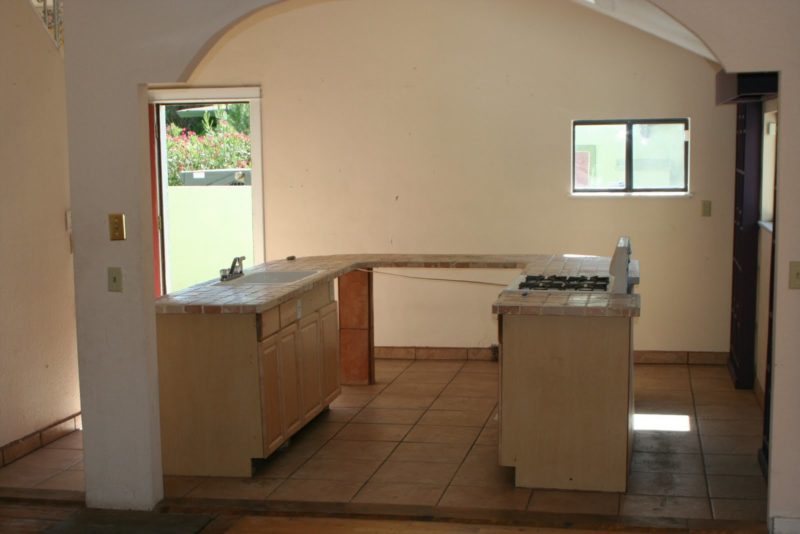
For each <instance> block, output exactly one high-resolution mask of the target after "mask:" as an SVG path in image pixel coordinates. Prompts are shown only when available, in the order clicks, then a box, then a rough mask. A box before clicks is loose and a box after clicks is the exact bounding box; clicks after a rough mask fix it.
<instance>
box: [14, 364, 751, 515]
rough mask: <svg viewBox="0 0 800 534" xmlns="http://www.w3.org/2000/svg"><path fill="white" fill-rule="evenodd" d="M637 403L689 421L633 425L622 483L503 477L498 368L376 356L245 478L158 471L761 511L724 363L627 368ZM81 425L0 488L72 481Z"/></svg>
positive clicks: (513, 501)
mask: <svg viewBox="0 0 800 534" xmlns="http://www.w3.org/2000/svg"><path fill="white" fill-rule="evenodd" d="M635 373H636V381H635V383H636V392H635V393H636V412H637V413H641V414H646V413H650V414H677V415H684V416H688V420H689V424H690V430H689V431H685V432H676V431H655V430H641V431H636V433H635V437H634V454H633V459H632V465H631V472H630V478H629V484H628V491H627V493H625V494H622V495H620V494H616V493H595V492H569V491H552V490H530V489H525V488H515V487H514V484H513V469H512V468H505V467H499V466H498V465H497V420H496V415H495V414H496V405H497V375H498V366H497V364H496V363H493V362H483V361H407V360H378V361H377V362H376V378H377V382H378V383H377V384H375V385H372V386H361V387H344V388H343V391H342V394H341V396H340V397H339V398H338V399H336V401H335V402H334V403H333V404H332V405H331V409H330V410H329V411H327V412H325V413H323V414H321V415H320V416H319V417H318V418H317V419H315V420H314V421H313V422H312V423H311V424H309V425H308V426H307V427H306V428H305V429H303V430H302V431H301V432H300V433H299V434H298V435H297V436H295V437H294V438H293V439H292V441H291V444H290V445H289V446H288V447H286V448H285V449H284V450H281V451H279V452H278V453H276V454H275V455H273V456H272V457H271V458H269V459H267V460H264V461H260V462H258V464H257V466H256V475H255V476H254V477H253V478H251V479H236V478H203V477H165V492H166V495H167V497H188V498H216V499H226V498H230V499H245V500H267V501H305V502H352V503H390V504H410V505H423V506H440V507H457V508H462V507H468V508H481V509H494V510H529V511H536V512H554V513H570V514H574V513H585V514H601V515H611V516H633V517H674V518H682V519H711V518H714V519H733V520H750V521H761V520H763V519H764V518H765V516H766V509H765V496H766V485H765V482H764V480H763V478H762V477H761V473H760V470H759V466H758V461H757V458H756V451H757V450H758V447H759V443H760V437H759V436H760V433H761V417H760V409H759V406H758V404H757V402H756V400H755V397H754V395H753V393H752V392H750V391H737V390H735V389H734V388H733V387H732V386H731V383H730V380H729V378H728V374H727V370H726V368H725V367H722V366H697V365H693V366H686V365H637V366H636V371H635ZM81 438H82V437H81V432H80V431H77V432H75V433H73V434H70V435H68V436H66V437H64V438H62V439H60V440H58V441H56V442H54V443H51V444H50V445H48V446H47V447H45V448H43V449H40V450H38V451H36V452H34V453H32V454H30V455H28V456H26V457H24V458H22V459H20V460H18V461H17V462H15V463H14V464H11V465H10V466H7V467H5V468H3V469H0V487H16V488H34V489H37V488H38V489H60V490H75V491H81V490H82V489H83V470H82V468H83V464H82V451H81Z"/></svg>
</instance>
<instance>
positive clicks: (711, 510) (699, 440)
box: [687, 368, 715, 519]
mask: <svg viewBox="0 0 800 534" xmlns="http://www.w3.org/2000/svg"><path fill="white" fill-rule="evenodd" d="M687 371H688V372H689V391H690V392H691V394H692V413H693V414H694V424H695V426H696V427H697V428H696V430H697V444H698V447H699V448H700V463H701V466H702V469H703V482H705V488H706V502H707V503H708V511H709V513H710V514H711V518H712V519H714V515H715V514H714V507H713V506H712V505H711V491H710V489H709V487H708V486H709V483H708V473H707V472H706V455H705V454H704V452H703V438H702V437H701V436H700V417H699V416H698V414H697V400H696V399H695V395H694V381H693V380H692V371H691V368H689V369H687Z"/></svg>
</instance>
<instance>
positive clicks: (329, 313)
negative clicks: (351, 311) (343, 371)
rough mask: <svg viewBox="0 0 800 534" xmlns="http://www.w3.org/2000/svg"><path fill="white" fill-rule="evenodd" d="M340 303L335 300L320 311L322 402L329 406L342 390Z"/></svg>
mask: <svg viewBox="0 0 800 534" xmlns="http://www.w3.org/2000/svg"><path fill="white" fill-rule="evenodd" d="M338 309H339V308H338V303H336V302H333V303H331V304H329V305H327V306H325V307H324V308H322V309H321V310H320V312H319V314H320V318H319V326H320V328H319V330H320V337H321V341H322V342H321V346H322V404H323V405H325V406H327V405H328V404H330V403H331V401H333V399H335V398H336V397H337V396H338V395H339V393H340V392H341V390H342V388H341V385H340V384H341V380H340V374H339V373H340V367H339V316H338Z"/></svg>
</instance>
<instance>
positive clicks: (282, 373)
mask: <svg viewBox="0 0 800 534" xmlns="http://www.w3.org/2000/svg"><path fill="white" fill-rule="evenodd" d="M277 336H278V375H279V380H280V385H281V387H280V392H281V408H282V409H281V415H282V419H283V426H284V429H285V435H286V437H287V438H288V437H289V436H291V435H292V434H294V433H295V432H297V431H298V430H300V427H302V426H303V417H302V412H301V408H300V387H299V380H298V376H297V324H292V325H289V326H287V327H286V328H284V329H283V330H281V331H280V332H278V334H277Z"/></svg>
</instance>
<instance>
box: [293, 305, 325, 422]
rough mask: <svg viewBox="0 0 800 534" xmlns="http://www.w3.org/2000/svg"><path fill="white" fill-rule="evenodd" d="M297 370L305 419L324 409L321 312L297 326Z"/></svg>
mask: <svg viewBox="0 0 800 534" xmlns="http://www.w3.org/2000/svg"><path fill="white" fill-rule="evenodd" d="M297 353H298V359H297V370H298V372H299V383H300V402H301V407H302V419H303V421H310V420H311V419H313V418H314V416H316V415H317V414H318V413H319V412H321V411H322V345H321V343H320V324H319V313H316V312H315V313H314V314H312V315H311V316H309V317H306V318H305V319H303V320H302V321H300V323H299V324H298V328H297Z"/></svg>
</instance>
